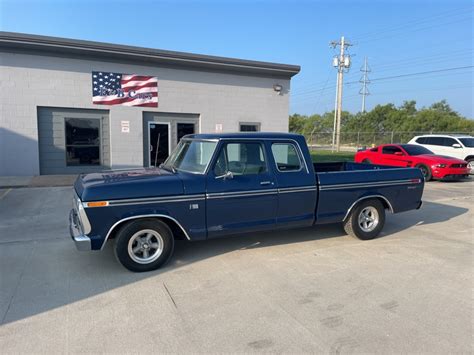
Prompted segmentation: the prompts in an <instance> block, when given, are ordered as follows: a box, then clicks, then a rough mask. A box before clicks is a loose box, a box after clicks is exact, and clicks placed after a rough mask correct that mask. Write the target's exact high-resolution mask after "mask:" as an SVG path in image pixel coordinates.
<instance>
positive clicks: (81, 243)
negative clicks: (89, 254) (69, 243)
mask: <svg viewBox="0 0 474 355" xmlns="http://www.w3.org/2000/svg"><path fill="white" fill-rule="evenodd" d="M69 234H71V238H72V240H73V241H74V244H76V248H77V250H80V251H86V250H91V239H90V238H89V237H88V236H87V235H85V234H84V232H83V231H82V227H81V223H80V222H79V217H78V215H77V212H76V210H75V209H72V210H71V212H69Z"/></svg>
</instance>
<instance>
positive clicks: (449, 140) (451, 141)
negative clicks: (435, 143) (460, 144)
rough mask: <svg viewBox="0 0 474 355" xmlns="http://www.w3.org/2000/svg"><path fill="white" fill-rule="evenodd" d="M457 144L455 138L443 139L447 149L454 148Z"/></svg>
mask: <svg viewBox="0 0 474 355" xmlns="http://www.w3.org/2000/svg"><path fill="white" fill-rule="evenodd" d="M456 143H457V142H456V140H455V139H453V138H448V137H445V138H443V145H444V146H445V147H452V146H453V144H456Z"/></svg>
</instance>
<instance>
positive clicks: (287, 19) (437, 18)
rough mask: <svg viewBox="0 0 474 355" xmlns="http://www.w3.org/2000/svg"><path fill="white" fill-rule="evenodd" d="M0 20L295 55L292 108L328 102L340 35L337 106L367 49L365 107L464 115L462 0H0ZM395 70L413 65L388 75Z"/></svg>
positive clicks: (468, 76)
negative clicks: (344, 64)
mask: <svg viewBox="0 0 474 355" xmlns="http://www.w3.org/2000/svg"><path fill="white" fill-rule="evenodd" d="M0 29H1V30H3V31H13V32H25V33H33V34H42V35H50V36H60V37H68V38H77V39H86V40H95V41H103V42H112V43H119V44H130V45H137V46H144V47H152V48H160V49H169V50H177V51H185V52H194V53H201V54H211V55H219V56H228V57H237V58H244V59H255V60H262V61H271V62H281V63H288V64H298V65H300V66H301V67H302V69H301V72H300V74H298V75H297V76H296V77H294V79H293V80H292V89H291V99H290V100H291V101H290V102H291V108H290V111H291V113H295V112H297V113H302V114H310V113H321V112H325V111H330V110H332V109H333V107H334V94H335V81H336V70H335V69H334V68H332V67H331V59H332V56H333V55H334V51H333V49H331V48H330V47H329V42H330V41H331V40H334V39H338V38H340V36H341V35H344V36H345V37H346V38H347V39H349V40H350V41H352V42H353V44H354V45H353V46H352V47H351V48H350V52H349V53H351V54H352V55H353V57H352V59H353V65H352V68H351V69H350V71H349V73H348V74H346V76H345V81H346V82H347V83H348V84H347V85H345V87H344V100H343V107H344V109H346V110H349V111H352V112H357V111H359V110H360V106H361V97H360V95H358V92H359V89H360V84H359V83H358V80H359V79H360V77H361V72H360V67H361V66H362V63H363V60H364V57H366V56H367V57H368V60H369V66H370V67H371V70H372V71H371V73H370V75H369V77H370V78H371V79H373V81H372V83H371V84H370V85H369V91H370V93H371V95H370V96H368V98H367V108H368V109H371V108H372V107H373V106H374V105H376V104H385V103H389V102H392V103H394V104H396V105H399V104H401V103H402V102H403V101H404V100H410V99H413V100H416V101H417V103H418V107H422V106H428V105H430V104H431V103H433V102H435V101H439V100H441V99H446V100H448V102H449V104H450V105H451V106H452V107H453V108H454V109H455V110H456V111H458V112H460V113H461V114H463V115H466V116H468V117H471V118H472V117H474V114H473V78H474V76H473V68H472V66H473V65H474V63H473V62H474V61H473V46H474V43H473V31H474V30H473V4H472V2H471V1H460V0H451V1H448V0H446V1H420V0H412V1H408V0H400V1H375V0H373V1H338V2H337V3H336V2H335V1H270V0H266V1H224V0H221V1H205V0H201V1H150V0H143V1H140V0H137V1H105V0H103V1H94V2H92V1H86V0H81V1H77V0H72V1H50V0H43V1H22V0H15V1H9V0H8V1H7V0H0ZM460 67H468V68H463V69H456V68H460ZM446 69H450V70H446ZM437 70H441V71H438V72H435V73H428V74H417V73H421V72H429V71H437ZM404 74H415V75H409V76H403V77H400V78H390V77H393V76H399V75H404ZM376 79H380V80H376ZM351 82H355V83H351Z"/></svg>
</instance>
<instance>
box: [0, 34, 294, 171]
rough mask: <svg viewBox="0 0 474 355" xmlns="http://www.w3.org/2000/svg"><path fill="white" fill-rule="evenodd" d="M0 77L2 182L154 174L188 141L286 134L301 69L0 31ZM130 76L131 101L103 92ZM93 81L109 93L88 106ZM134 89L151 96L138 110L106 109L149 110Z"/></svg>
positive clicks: (122, 95)
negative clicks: (148, 170) (116, 172)
mask: <svg viewBox="0 0 474 355" xmlns="http://www.w3.org/2000/svg"><path fill="white" fill-rule="evenodd" d="M0 68H1V69H0V81H1V84H0V85H1V94H0V99H1V101H0V176H1V175H3V176H8V175H10V176H20V175H40V174H76V173H79V172H91V171H97V170H103V169H108V168H112V169H114V168H126V167H142V166H153V165H155V164H159V163H160V162H162V161H163V160H164V159H165V158H166V157H167V155H168V154H169V152H170V151H171V150H172V149H173V148H174V147H175V146H176V144H177V142H178V141H179V139H180V138H181V137H182V136H183V135H185V134H188V133H205V132H221V131H222V132H237V131H259V130H262V131H279V132H285V131H287V130H288V111H289V89H290V80H291V77H292V76H293V75H295V74H297V73H298V72H299V70H300V68H299V66H295V65H286V64H275V63H267V62H257V61H249V60H241V59H233V58H223V57H215V56H207V55H199V54H190V53H181V52H171V51H164V50H156V49H149V48H139V47H131V46H123V45H115V44H108V43H98V42H89V41H80V40H71V39H64V38H55V37H44V36H36V35H26V34H19V33H8V32H0ZM133 74H134V75H136V76H134V77H133V78H132V77H131V76H129V78H132V79H130V80H131V81H132V82H133V83H132V84H133V85H134V84H135V83H136V85H138V86H137V87H134V88H133V89H134V90H135V91H130V92H132V93H133V95H131V94H130V92H128V93H127V92H125V93H123V92H119V91H117V90H115V89H117V87H118V86H115V87H114V88H115V89H114V88H112V89H114V90H115V91H114V90H112V89H111V86H110V85H112V84H114V85H115V84H117V82H118V81H114V80H112V79H110V78H112V77H115V76H116V77H117V78H119V79H117V80H121V83H122V85H123V83H124V82H126V79H127V76H126V75H133ZM107 77H108V79H106V78H107ZM97 78H104V81H107V80H109V81H108V82H107V85H109V86H104V89H105V88H107V90H108V91H107V92H105V91H101V94H100V95H99V96H97V97H96V96H95V94H97V90H98V89H99V90H102V89H103V88H102V85H100V87H99V85H98V84H100V82H99V81H97V80H99V79H97ZM150 78H152V79H150ZM100 80H102V79H100ZM134 80H137V81H136V82H135V81H134ZM139 80H142V81H139ZM147 80H148V81H147ZM95 83H98V84H97V87H96V86H94V85H95ZM132 84H130V85H132ZM140 85H143V87H147V86H152V87H153V88H154V89H153V90H154V91H153V96H154V97H153V100H152V101H149V102H151V103H149V104H145V105H144V106H145V107H144V106H130V105H132V104H133V103H130V102H129V101H130V100H132V99H130V98H129V99H128V100H129V101H125V102H121V101H120V99H117V100H118V101H114V98H120V97H122V98H123V97H124V94H125V96H127V95H128V96H130V97H132V96H133V100H135V101H134V102H135V103H138V104H140V103H142V104H143V103H144V102H147V101H146V99H147V98H144V99H143V100H142V99H136V98H137V97H138V96H137V95H138V93H140V92H150V90H152V89H148V90H147V89H145V88H143V89H141V88H142V86H140ZM94 90H95V91H94ZM120 94H121V95H120ZM101 95H106V96H107V98H104V96H101ZM113 95H115V96H113ZM128 96H127V97H128ZM93 99H94V101H95V102H97V100H99V101H100V100H101V99H102V100H106V99H108V100H111V101H112V103H117V102H120V104H116V105H104V104H97V103H93ZM148 99H150V100H151V97H150V98H148ZM156 101H157V102H158V103H157V104H156ZM102 103H104V102H103V101H102ZM109 103H110V102H109ZM127 105H129V106H127Z"/></svg>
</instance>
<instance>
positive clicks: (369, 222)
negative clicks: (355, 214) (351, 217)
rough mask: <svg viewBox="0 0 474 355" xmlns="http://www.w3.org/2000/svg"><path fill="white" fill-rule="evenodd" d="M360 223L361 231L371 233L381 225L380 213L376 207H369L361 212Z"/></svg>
mask: <svg viewBox="0 0 474 355" xmlns="http://www.w3.org/2000/svg"><path fill="white" fill-rule="evenodd" d="M358 221H359V227H360V229H362V230H363V231H364V232H371V231H373V230H374V229H375V228H376V227H377V225H378V224H379V213H378V212H377V209H376V208H375V207H372V206H367V207H365V208H364V209H363V210H362V211H360V214H359V218H358Z"/></svg>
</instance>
